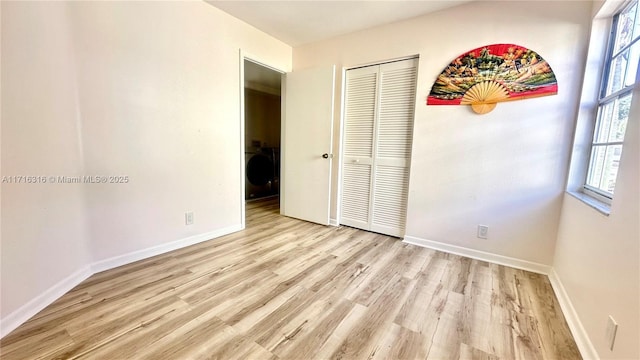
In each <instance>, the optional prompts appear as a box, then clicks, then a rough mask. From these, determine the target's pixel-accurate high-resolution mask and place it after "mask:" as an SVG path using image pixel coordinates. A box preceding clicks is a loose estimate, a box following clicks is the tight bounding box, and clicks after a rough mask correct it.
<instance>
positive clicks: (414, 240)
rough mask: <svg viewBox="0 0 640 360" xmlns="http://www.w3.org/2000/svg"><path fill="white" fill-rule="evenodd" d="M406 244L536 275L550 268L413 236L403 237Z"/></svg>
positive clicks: (546, 273) (547, 272)
mask: <svg viewBox="0 0 640 360" xmlns="http://www.w3.org/2000/svg"><path fill="white" fill-rule="evenodd" d="M402 242H405V243H407V244H413V245H417V246H422V247H426V248H429V249H434V250H439V251H443V252H446V253H450V254H455V255H460V256H465V257H468V258H472V259H477V260H483V261H487V262H490V263H494V264H499V265H504V266H510V267H513V268H516V269H521V270H527V271H531V272H534V273H538V274H543V275H549V271H550V270H551V266H549V265H544V264H540V263H535V262H532V261H527V260H522V259H516V258H512V257H508V256H502V255H498V254H492V253H489V252H485V251H480V250H475V249H469V248H466V247H462V246H456V245H451V244H445V243H441V242H438V241H433V240H426V239H422V238H419V237H415V236H410V235H405V237H404V240H403V241H402Z"/></svg>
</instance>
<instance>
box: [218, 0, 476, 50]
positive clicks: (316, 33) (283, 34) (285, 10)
mask: <svg viewBox="0 0 640 360" xmlns="http://www.w3.org/2000/svg"><path fill="white" fill-rule="evenodd" d="M206 1H207V2H208V3H209V4H211V5H213V6H215V7H217V8H219V9H220V10H222V11H224V12H226V13H228V14H230V15H232V16H234V17H236V18H238V19H240V20H243V21H244V22H246V23H248V24H251V25H253V26H254V27H256V28H258V29H260V30H262V31H264V32H265V33H267V34H269V35H271V36H273V37H275V38H277V39H279V40H281V41H283V42H285V43H287V44H289V45H291V46H299V45H304V44H308V43H312V42H315V41H320V40H324V39H329V38H331V37H334V36H338V35H343V34H347V33H350V32H354V31H358V30H363V29H367V28H371V27H374V26H378V25H382V24H388V23H391V22H395V21H400V20H404V19H409V18H412V17H416V16H420V15H423V14H426V13H430V12H434V11H437V10H440V9H444V8H448V7H453V6H457V5H460V4H463V3H466V2H470V1H474V0H422V1H416V0H413V1H406V0H395V1H388V0H387V1H329V0H320V1H300V0H297V1H270V0H262V1H256V0H253V1H244V0H238V1H229V0H220V1H219V0H206Z"/></svg>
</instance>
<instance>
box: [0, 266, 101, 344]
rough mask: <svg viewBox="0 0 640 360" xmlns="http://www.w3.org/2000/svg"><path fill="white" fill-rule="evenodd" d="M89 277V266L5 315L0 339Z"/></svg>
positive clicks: (0, 329) (0, 325) (0, 324)
mask: <svg viewBox="0 0 640 360" xmlns="http://www.w3.org/2000/svg"><path fill="white" fill-rule="evenodd" d="M91 275H93V273H92V272H91V266H89V265H87V266H85V267H83V268H82V269H80V270H78V271H76V272H74V273H73V274H71V275H69V276H67V277H66V278H64V279H63V280H62V281H60V282H58V283H57V284H55V285H53V286H52V287H50V288H49V289H47V290H46V291H45V292H43V293H42V294H40V295H38V296H36V297H35V298H33V299H31V301H29V302H28V303H26V304H24V305H22V306H21V307H20V308H18V309H17V310H15V311H14V312H12V313H11V314H9V315H7V316H6V317H5V318H4V319H2V320H1V321H0V338H3V337H4V336H5V335H7V334H8V333H10V332H12V331H13V330H15V329H16V328H17V327H18V326H20V325H22V324H23V323H25V322H26V321H27V320H29V319H30V318H32V317H33V316H34V315H35V314H37V313H39V312H40V311H42V309H44V308H46V307H47V306H49V305H50V304H51V303H53V302H54V301H56V300H58V298H60V297H61V296H62V295H64V294H66V293H67V292H69V290H71V289H73V288H74V287H75V286H76V285H78V284H80V283H81V282H83V281H84V280H85V279H87V278H88V277H89V276H91Z"/></svg>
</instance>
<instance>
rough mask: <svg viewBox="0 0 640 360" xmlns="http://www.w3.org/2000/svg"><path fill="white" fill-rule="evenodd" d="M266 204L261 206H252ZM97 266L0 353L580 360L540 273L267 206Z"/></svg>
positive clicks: (114, 356)
mask: <svg viewBox="0 0 640 360" xmlns="http://www.w3.org/2000/svg"><path fill="white" fill-rule="evenodd" d="M259 205H266V206H259ZM247 224H248V226H247V229H246V230H244V231H241V232H238V233H234V234H231V235H228V236H225V237H222V238H218V239H215V240H212V241H208V242H205V243H200V244H198V245H194V246H191V247H188V248H184V249H180V250H177V251H174V252H171V253H167V254H164V255H160V256H157V257H154V258H150V259H147V260H143V261H139V262H136V263H133V264H130V265H126V266H123V267H119V268H116V269H112V270H109V271H105V272H102V273H99V274H95V275H93V276H92V277H90V278H89V279H87V280H86V281H84V282H83V283H82V284H80V285H78V286H77V287H76V288H74V289H73V290H72V291H70V292H69V293H68V294H66V295H64V296H63V297H62V298H60V299H59V300H58V301H56V302H55V303H53V304H51V305H50V306H49V307H47V308H46V309H45V310H43V311H42V312H41V313H39V314H38V315H36V316H35V317H34V318H32V319H31V320H29V321H28V322H27V323H25V324H23V325H22V326H20V327H19V328H18V329H16V330H15V331H14V332H12V333H11V334H9V335H7V336H6V337H5V338H4V339H2V341H1V342H0V346H1V358H2V359H3V360H9V359H38V358H47V359H52V358H60V359H77V358H80V359H109V360H114V359H202V358H206V359H278V358H283V359H365V358H366V359H425V358H428V359H579V358H580V355H579V353H578V350H577V348H576V345H575V342H574V340H573V338H572V337H571V334H570V333H569V330H568V328H567V325H566V322H565V320H564V317H563V315H562V313H561V312H560V308H559V305H558V302H557V300H556V298H555V296H554V294H553V291H552V289H551V286H550V284H549V281H548V280H547V278H546V277H545V276H542V275H538V274H533V273H529V272H526V271H521V270H515V269H512V268H508V267H504V266H498V265H493V264H489V263H486V262H482V261H477V260H471V259H468V258H463V257H459V256H453V255H448V254H444V253H440V252H436V251H432V250H428V249H423V248H420V247H416V246H412V245H407V244H403V243H402V242H400V241H399V240H398V239H395V238H390V237H387V236H383V235H378V234H373V233H368V232H364V231H359V230H355V229H352V228H348V227H339V228H335V227H324V226H320V225H315V224H310V223H307V222H303V221H298V220H295V219H291V218H286V217H282V216H280V215H278V209H277V203H275V202H274V201H262V202H253V203H250V204H249V205H248V209H247Z"/></svg>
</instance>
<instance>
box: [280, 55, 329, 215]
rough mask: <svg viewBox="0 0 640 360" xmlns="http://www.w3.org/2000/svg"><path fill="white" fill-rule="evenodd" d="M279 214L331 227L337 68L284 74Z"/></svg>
mask: <svg viewBox="0 0 640 360" xmlns="http://www.w3.org/2000/svg"><path fill="white" fill-rule="evenodd" d="M283 85H284V86H283V90H282V91H283V97H282V99H283V102H282V106H283V109H282V114H283V118H282V159H281V162H282V165H281V181H282V190H281V194H280V196H281V198H280V213H281V214H282V215H286V216H291V217H295V218H298V219H302V220H307V221H311V222H315V223H318V224H323V225H329V204H330V196H331V162H332V158H333V155H332V154H331V149H332V145H333V103H334V101H333V100H334V88H335V66H331V67H325V68H314V69H307V70H301V71H295V72H292V73H288V74H286V75H284V81H283Z"/></svg>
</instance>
